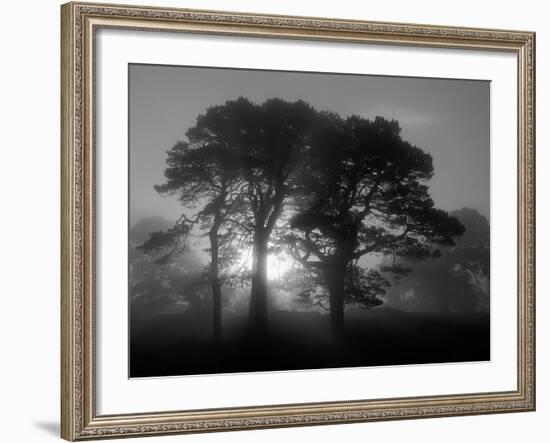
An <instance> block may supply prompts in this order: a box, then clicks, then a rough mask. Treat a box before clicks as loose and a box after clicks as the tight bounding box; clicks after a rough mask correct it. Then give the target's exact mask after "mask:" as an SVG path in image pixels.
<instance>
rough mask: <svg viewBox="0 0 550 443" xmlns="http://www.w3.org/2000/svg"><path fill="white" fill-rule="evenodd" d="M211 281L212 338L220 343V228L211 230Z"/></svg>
mask: <svg viewBox="0 0 550 443" xmlns="http://www.w3.org/2000/svg"><path fill="white" fill-rule="evenodd" d="M210 254H211V261H210V282H211V285H212V338H213V339H214V342H216V343H218V342H219V341H220V340H221V337H222V291H221V285H220V277H219V271H218V269H219V258H218V255H219V248H218V230H217V229H214V228H213V229H212V230H211V231H210Z"/></svg>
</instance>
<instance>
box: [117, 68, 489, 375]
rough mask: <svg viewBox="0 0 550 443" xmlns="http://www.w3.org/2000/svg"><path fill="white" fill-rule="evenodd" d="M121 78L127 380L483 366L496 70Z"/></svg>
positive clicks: (135, 71) (173, 72)
mask: <svg viewBox="0 0 550 443" xmlns="http://www.w3.org/2000/svg"><path fill="white" fill-rule="evenodd" d="M128 82H129V91H128V98H129V103H128V113H129V117H128V136H129V146H128V159H129V163H128V164H129V171H128V173H129V196H128V197H129V204H128V206H129V207H128V211H129V212H128V214H129V215H128V220H129V222H128V237H129V238H128V288H129V293H128V305H129V307H128V309H129V311H128V312H129V319H130V321H129V356H128V358H129V372H130V373H129V376H130V377H136V378H137V377H162V376H181V375H199V374H224V373H239V372H240V373H247V372H258V371H289V370H311V369H330V368H354V367H374V366H394V365H419V364H446V363H447V364H448V363H463V362H484V361H490V359H491V346H490V343H491V331H490V310H491V309H490V308H491V294H490V178H491V174H490V124H491V122H490V91H491V84H490V82H489V81H482V80H477V79H468V80H465V79H443V78H417V77H397V76H374V75H364V74H347V73H324V72H323V73H321V72H296V71H273V70H251V69H236V68H216V67H200V66H172V65H152V64H130V65H129V66H128Z"/></svg>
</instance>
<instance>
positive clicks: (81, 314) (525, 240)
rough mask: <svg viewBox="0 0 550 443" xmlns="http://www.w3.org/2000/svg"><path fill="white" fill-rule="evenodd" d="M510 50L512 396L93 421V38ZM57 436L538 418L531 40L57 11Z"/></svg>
mask: <svg viewBox="0 0 550 443" xmlns="http://www.w3.org/2000/svg"><path fill="white" fill-rule="evenodd" d="M105 27H109V28H118V29H121V28H123V29H131V30H150V31H167V32H191V33H206V34H223V35H230V36H231V35H238V36H256V37H271V38H284V39H309V40H329V41H336V42H344V41H345V42H350V41H353V42H363V43H384V44H394V45H411V46H426V47H445V48H472V49H481V50H492V51H509V52H513V53H514V54H516V55H517V60H518V65H517V66H518V102H517V103H518V165H519V166H518V178H517V180H518V196H519V197H518V231H519V232H518V349H517V352H518V380H517V389H516V390H515V391H511V392H491V393H479V394H463V395H449V396H429V397H415V398H392V399H382V400H378V399H372V400H364V401H341V402H330V403H314V404H312V403H309V404H292V405H280V406H257V407H247V408H228V409H208V410H193V411H179V412H166V411H159V412H153V413H147V414H127V415H126V414H125V415H109V416H98V415H97V414H96V411H95V395H96V394H95V367H94V354H95V350H94V347H95V336H94V330H95V329H94V327H95V326H94V325H95V312H94V297H95V286H94V284H95V268H94V267H95V223H94V212H95V206H94V205H95V186H94V184H95V183H94V177H95V174H94V149H95V148H94V111H95V104H94V81H95V79H94V69H93V68H94V60H93V57H94V56H93V54H94V33H95V31H96V30H97V29H98V28H105ZM61 28H62V33H61V34H62V36H61V49H62V51H61V52H62V57H61V76H62V97H61V103H62V111H61V112H62V114H61V121H62V127H61V140H62V168H61V169H62V177H61V186H62V210H61V211H62V213H61V218H62V225H61V236H62V252H61V263H62V294H61V295H62V297H61V319H62V324H61V349H62V355H61V436H62V437H63V438H65V439H67V440H71V441H73V440H87V439H97V438H108V437H122V436H144V435H159V434H173V433H191V432H205V431H224V430H233V429H258V428H269V427H281V426H301V425H318V424H335V423H350V422H364V421H375V420H393V419H404V418H426V417H440V416H457V415H469V414H488V413H497V412H513V411H532V410H534V409H535V34H534V33H532V32H522V31H501V30H487V29H470V28H453V27H443V26H431V25H413V24H395V23H375V22H362V21H353V20H333V19H323V18H304V17H288V16H268V15H257V14H245V13H228V12H217V11H194V10H184V9H165V8H155V7H141V6H140V7H133V6H122V5H106V4H87V3H68V4H65V5H63V6H62V7H61Z"/></svg>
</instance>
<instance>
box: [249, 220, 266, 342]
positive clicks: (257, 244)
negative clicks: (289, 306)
mask: <svg viewBox="0 0 550 443" xmlns="http://www.w3.org/2000/svg"><path fill="white" fill-rule="evenodd" d="M268 238H269V235H268V234H267V233H266V232H265V230H260V231H257V232H256V233H255V234H254V248H253V261H252V287H251V290H250V318H249V321H250V326H251V329H252V332H253V333H254V334H256V335H257V337H261V336H263V335H265V334H266V333H267V243H268Z"/></svg>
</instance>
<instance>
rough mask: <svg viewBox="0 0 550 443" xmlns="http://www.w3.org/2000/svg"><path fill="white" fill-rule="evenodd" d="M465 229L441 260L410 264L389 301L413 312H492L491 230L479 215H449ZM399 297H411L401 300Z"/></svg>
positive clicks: (471, 212) (459, 212)
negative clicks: (490, 280)
mask: <svg viewBox="0 0 550 443" xmlns="http://www.w3.org/2000/svg"><path fill="white" fill-rule="evenodd" d="M450 214H451V215H452V216H454V217H456V218H457V219H458V220H459V221H460V222H461V223H462V224H463V225H464V227H465V232H464V234H463V235H462V236H461V237H459V238H457V239H456V240H455V245H453V246H450V247H444V248H441V257H439V258H436V259H433V260H429V261H427V262H425V263H417V262H414V261H408V262H406V263H405V265H406V266H407V267H410V268H411V269H412V272H410V274H409V275H407V276H406V277H404V278H403V279H401V280H400V281H399V282H398V283H395V284H394V286H393V288H392V290H391V291H390V294H389V296H390V298H392V299H395V298H398V300H394V301H393V303H394V304H395V305H396V306H401V307H403V308H406V309H413V310H437V311H440V312H443V313H444V312H449V311H455V312H456V311H461V312H468V311H470V312H471V311H475V310H487V309H488V308H489V278H490V229H489V222H488V220H487V218H485V217H484V216H483V215H481V214H480V213H479V212H478V211H476V210H474V209H470V208H462V209H460V210H456V211H452V212H451V213H450ZM400 294H410V296H408V297H406V299H405V300H399V295H400Z"/></svg>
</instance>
